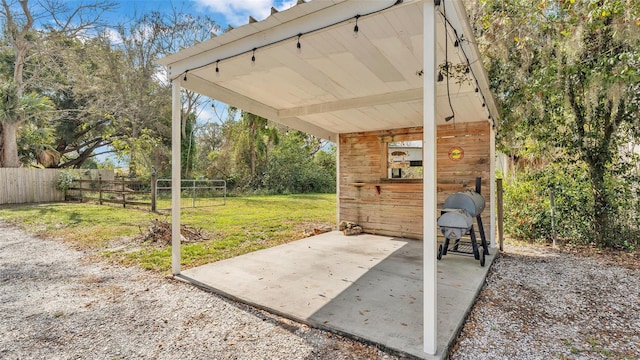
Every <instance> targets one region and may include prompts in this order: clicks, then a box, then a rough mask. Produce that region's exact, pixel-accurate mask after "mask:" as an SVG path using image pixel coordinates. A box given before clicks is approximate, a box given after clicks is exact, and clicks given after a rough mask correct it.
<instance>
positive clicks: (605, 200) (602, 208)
mask: <svg viewBox="0 0 640 360" xmlns="http://www.w3.org/2000/svg"><path fill="white" fill-rule="evenodd" d="M588 165H589V177H590V180H591V190H592V192H593V205H594V206H593V210H594V211H593V231H594V234H593V235H594V237H595V239H594V241H595V243H596V244H598V245H601V246H606V247H610V246H611V245H612V244H613V242H612V239H611V235H612V232H611V231H610V230H611V224H610V222H611V214H612V210H613V209H612V204H611V201H609V193H608V191H607V187H606V183H605V169H604V168H602V166H599V165H598V164H594V163H589V164H588Z"/></svg>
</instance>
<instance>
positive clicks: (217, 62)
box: [216, 60, 220, 77]
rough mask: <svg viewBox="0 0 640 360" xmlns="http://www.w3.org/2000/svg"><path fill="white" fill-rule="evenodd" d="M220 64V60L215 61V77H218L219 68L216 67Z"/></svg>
mask: <svg viewBox="0 0 640 360" xmlns="http://www.w3.org/2000/svg"><path fill="white" fill-rule="evenodd" d="M219 64H220V60H217V61H216V76H218V77H220V68H219V67H218V65H219Z"/></svg>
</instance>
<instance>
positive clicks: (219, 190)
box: [155, 179, 227, 210]
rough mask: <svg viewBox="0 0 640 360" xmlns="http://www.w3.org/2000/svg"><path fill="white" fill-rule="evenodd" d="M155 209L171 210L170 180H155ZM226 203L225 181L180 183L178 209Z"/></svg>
mask: <svg viewBox="0 0 640 360" xmlns="http://www.w3.org/2000/svg"><path fill="white" fill-rule="evenodd" d="M155 198H156V208H157V209H158V210H170V209H171V179H158V180H156V193H155ZM226 203H227V182H226V181H225V180H189V179H182V180H181V183H180V208H189V207H191V208H196V207H207V206H220V205H225V204H226Z"/></svg>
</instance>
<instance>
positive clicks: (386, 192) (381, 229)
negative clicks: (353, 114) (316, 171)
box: [339, 121, 491, 239]
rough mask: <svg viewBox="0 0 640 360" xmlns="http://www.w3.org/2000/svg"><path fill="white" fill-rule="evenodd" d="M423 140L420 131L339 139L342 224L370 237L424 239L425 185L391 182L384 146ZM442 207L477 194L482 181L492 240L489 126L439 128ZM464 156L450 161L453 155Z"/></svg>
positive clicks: (353, 134)
mask: <svg viewBox="0 0 640 360" xmlns="http://www.w3.org/2000/svg"><path fill="white" fill-rule="evenodd" d="M406 140H422V128H421V127H416V128H406V129H394V130H384V131H373V132H361V133H350V134H341V135H340V140H339V141H340V182H339V184H340V185H339V186H340V220H347V221H354V222H356V223H358V224H360V225H361V226H362V227H363V229H364V231H365V232H368V233H372V234H380V235H388V236H399V237H407V238H416V239H422V237H423V236H422V235H423V229H422V224H423V222H422V182H414V183H411V182H401V181H394V180H387V179H386V174H387V150H386V145H385V144H386V143H388V142H392V141H406ZM437 141H438V144H437V145H438V146H437V148H438V150H437V151H438V154H437V156H438V206H439V207H442V205H443V203H444V200H445V198H446V197H447V196H448V195H450V194H452V193H455V192H458V191H464V190H468V189H474V188H475V179H476V177H481V178H482V196H484V198H485V201H486V202H487V206H486V208H485V210H484V212H483V213H482V215H483V223H484V226H485V233H486V234H487V235H489V231H490V229H489V224H490V222H489V217H490V213H491V212H490V207H491V204H490V203H489V199H490V197H489V190H490V187H489V185H490V184H489V181H490V177H489V175H490V164H491V161H490V154H491V151H490V128H489V123H488V122H486V121H481V122H473V123H464V124H455V125H453V124H446V125H440V126H438V136H437ZM453 147H459V148H462V149H463V150H464V157H463V158H462V159H461V160H457V161H454V160H451V159H450V158H449V150H450V149H451V148H453Z"/></svg>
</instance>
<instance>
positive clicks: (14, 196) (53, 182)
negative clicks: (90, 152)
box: [0, 168, 114, 205]
mask: <svg viewBox="0 0 640 360" xmlns="http://www.w3.org/2000/svg"><path fill="white" fill-rule="evenodd" d="M68 171H75V172H77V173H78V175H80V176H81V177H82V178H83V179H97V178H98V177H100V176H102V178H103V179H114V174H113V171H112V170H94V169H92V170H66V169H29V168H0V205H4V204H26V203H41V202H54V201H64V193H63V192H62V191H60V190H58V188H57V182H58V178H59V177H60V174H61V173H62V172H68Z"/></svg>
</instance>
